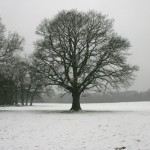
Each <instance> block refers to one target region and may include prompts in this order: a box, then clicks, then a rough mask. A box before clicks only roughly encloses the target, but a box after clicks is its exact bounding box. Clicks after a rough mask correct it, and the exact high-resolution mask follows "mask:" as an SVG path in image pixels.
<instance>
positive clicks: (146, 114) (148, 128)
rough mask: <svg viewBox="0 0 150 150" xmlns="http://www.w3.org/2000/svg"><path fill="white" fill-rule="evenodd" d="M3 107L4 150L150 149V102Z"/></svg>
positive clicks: (0, 137) (0, 132) (0, 146)
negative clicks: (76, 109)
mask: <svg viewBox="0 0 150 150" xmlns="http://www.w3.org/2000/svg"><path fill="white" fill-rule="evenodd" d="M81 106H82V109H83V111H82V112H79V113H70V112H69V111H68V110H69V108H70V107H71V105H70V104H34V106H32V107H31V106H28V107H25V106H24V107H0V150H123V149H125V150H150V102H133V103H132V102H131V103H113V104H111V103H109V104H104V103H103V104H82V105H81Z"/></svg>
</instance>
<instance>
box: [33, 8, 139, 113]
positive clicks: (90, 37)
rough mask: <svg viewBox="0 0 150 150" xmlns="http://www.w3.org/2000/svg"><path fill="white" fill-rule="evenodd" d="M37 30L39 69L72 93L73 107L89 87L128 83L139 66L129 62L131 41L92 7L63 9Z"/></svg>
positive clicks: (76, 107) (96, 88) (101, 87)
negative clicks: (77, 9)
mask: <svg viewBox="0 0 150 150" xmlns="http://www.w3.org/2000/svg"><path fill="white" fill-rule="evenodd" d="M36 33H37V34H38V35H40V36H41V39H39V40H38V41H37V42H36V43H35V46H36V50H35V56H36V61H37V63H38V64H39V65H38V70H39V72H41V74H42V75H43V76H44V77H45V78H46V79H47V81H48V83H49V84H50V85H58V86H60V87H62V88H63V89H65V91H67V92H70V93H71V94H72V97H73V101H72V108H71V110H72V111H79V110H80V109H81V107H80V96H81V94H83V92H85V91H86V90H98V91H100V92H103V91H107V90H111V89H112V88H113V89H116V88H118V87H120V86H129V85H130V84H131V81H133V79H134V76H135V75H134V72H135V71H136V70H137V67H136V66H132V65H129V64H128V63H127V56H128V49H129V48H130V43H129V41H128V40H127V39H125V38H122V37H121V36H118V35H117V34H116V33H115V32H114V30H113V20H111V19H107V16H105V15H102V14H101V13H97V12H95V11H89V12H87V13H84V12H78V11H76V10H71V11H61V12H60V13H58V14H57V15H56V16H55V17H54V18H53V19H51V20H49V19H45V20H44V21H42V22H41V24H40V25H39V26H38V28H37V31H36Z"/></svg>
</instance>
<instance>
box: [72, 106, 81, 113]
mask: <svg viewBox="0 0 150 150" xmlns="http://www.w3.org/2000/svg"><path fill="white" fill-rule="evenodd" d="M81 110H82V109H81V107H79V108H73V107H72V108H71V109H70V112H75V111H76V112H78V111H81Z"/></svg>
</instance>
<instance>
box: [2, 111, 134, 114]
mask: <svg viewBox="0 0 150 150" xmlns="http://www.w3.org/2000/svg"><path fill="white" fill-rule="evenodd" d="M0 112H2V113H5V112H9V113H30V114H104V113H107V114H108V113H129V112H133V111H131V110H81V111H78V112H76V111H73V112H72V111H69V110H0Z"/></svg>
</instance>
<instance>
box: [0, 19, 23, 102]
mask: <svg viewBox="0 0 150 150" xmlns="http://www.w3.org/2000/svg"><path fill="white" fill-rule="evenodd" d="M23 43H24V38H23V37H21V36H20V35H19V34H18V33H10V32H9V33H8V35H6V29H5V26H4V25H3V24H2V22H1V19H0V93H1V94H0V105H1V104H9V105H13V104H14V89H15V85H16V82H15V80H14V79H15V77H16V73H15V70H16V68H15V67H16V64H17V59H16V57H15V54H16V53H17V52H19V51H22V50H23Z"/></svg>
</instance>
